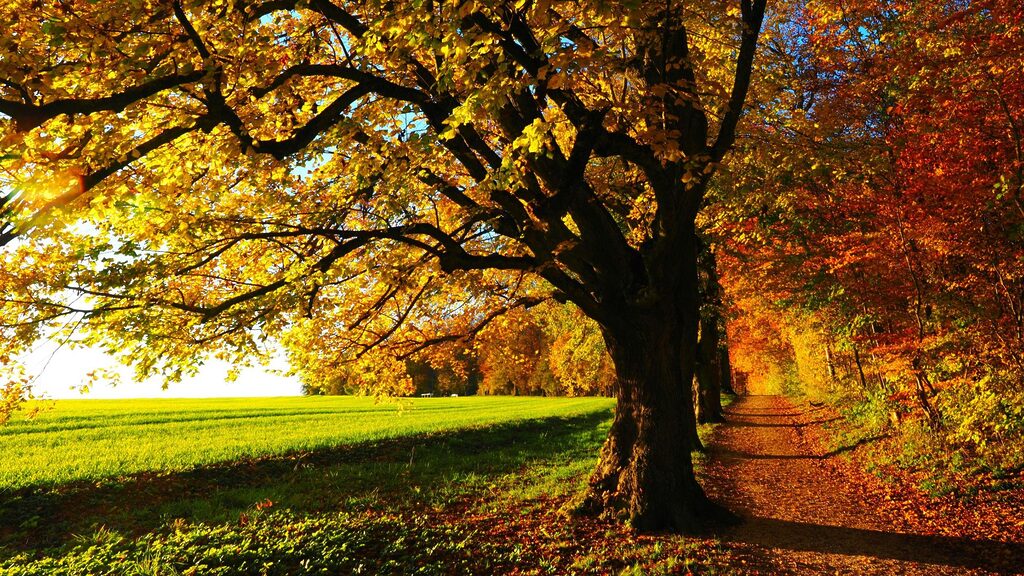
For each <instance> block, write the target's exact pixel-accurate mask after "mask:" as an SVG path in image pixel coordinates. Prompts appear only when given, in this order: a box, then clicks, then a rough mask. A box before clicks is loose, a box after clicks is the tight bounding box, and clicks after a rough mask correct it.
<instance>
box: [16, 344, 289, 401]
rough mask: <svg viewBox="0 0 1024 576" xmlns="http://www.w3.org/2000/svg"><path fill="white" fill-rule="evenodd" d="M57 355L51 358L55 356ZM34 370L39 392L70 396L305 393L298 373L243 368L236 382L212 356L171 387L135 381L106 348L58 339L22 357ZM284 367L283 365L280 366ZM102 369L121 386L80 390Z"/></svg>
mask: <svg viewBox="0 0 1024 576" xmlns="http://www.w3.org/2000/svg"><path fill="white" fill-rule="evenodd" d="M51 356H52V357H51ZM22 360H23V362H24V364H25V367H26V368H27V369H28V371H29V374H30V375H31V376H33V377H35V378H36V380H35V382H34V383H33V387H32V391H33V393H34V394H35V395H36V396H43V397H46V398H54V399H67V398H219V397H238V396H295V395H299V394H301V393H302V386H301V384H300V383H299V381H298V379H297V378H287V377H284V376H280V375H278V374H275V373H273V372H271V371H270V370H269V369H266V368H250V369H246V370H243V371H242V373H241V376H240V377H239V378H238V379H237V380H236V381H234V382H227V381H226V375H227V371H228V364H227V363H225V362H220V361H216V360H212V361H210V362H208V363H207V364H206V365H205V366H204V367H203V368H202V369H201V370H200V373H199V375H198V376H196V377H195V378H190V379H186V380H184V381H182V382H180V383H172V384H170V386H169V387H168V389H167V390H163V389H162V388H161V382H160V381H159V380H155V379H154V380H148V381H144V382H135V381H134V380H133V379H132V378H131V369H130V368H127V367H124V366H121V365H120V364H118V362H117V361H116V360H115V359H114V358H113V357H111V356H109V355H107V354H106V353H104V352H103V351H102V350H97V349H93V348H79V349H69V348H59V349H58V347H57V345H56V343H53V342H46V343H42V344H40V345H39V346H38V347H37V348H36V349H35V350H34V351H33V352H32V353H31V354H29V355H27V356H25V357H24V358H22ZM280 367H281V366H279V368H280ZM97 368H104V369H113V370H116V371H117V372H118V373H119V374H121V377H120V378H119V382H118V383H117V384H116V385H113V386H112V385H110V384H109V383H103V382H98V383H97V384H96V385H94V386H92V387H91V389H90V390H89V391H88V392H87V393H82V392H80V391H79V390H78V388H79V387H81V385H82V384H84V383H85V382H86V380H87V377H86V375H87V374H88V373H89V372H91V371H93V370H96V369H97Z"/></svg>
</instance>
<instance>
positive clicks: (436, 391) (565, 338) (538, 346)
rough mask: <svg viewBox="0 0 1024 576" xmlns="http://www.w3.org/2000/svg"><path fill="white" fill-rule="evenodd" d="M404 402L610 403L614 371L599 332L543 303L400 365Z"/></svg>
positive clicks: (332, 388)
mask: <svg viewBox="0 0 1024 576" xmlns="http://www.w3.org/2000/svg"><path fill="white" fill-rule="evenodd" d="M406 371H407V373H408V376H409V383H408V387H407V388H406V389H405V390H404V392H405V393H407V394H412V395H422V394H433V395H445V396H447V395H451V394H459V395H467V394H489V395H514V396H598V395H600V396H610V395H612V392H613V389H612V386H613V384H614V381H615V371H614V368H613V366H612V363H611V358H610V357H609V356H608V351H607V350H606V349H605V346H604V341H603V340H602V337H601V332H600V329H599V328H598V327H597V325H596V324H595V323H594V322H592V321H590V320H589V319H587V318H586V316H584V315H583V313H582V312H580V310H579V309H578V308H576V307H575V306H572V305H569V304H560V303H558V302H554V301H547V302H544V303H541V304H538V305H537V306H535V307H533V308H530V309H516V310H513V311H510V312H509V313H507V314H504V315H502V316H501V317H499V318H496V319H495V320H494V321H493V322H491V323H490V324H489V325H488V326H487V328H485V329H484V330H482V331H481V332H480V333H479V334H478V335H477V336H476V337H475V338H474V339H473V340H472V341H466V342H458V343H456V344H453V345H448V346H443V347H441V348H440V349H438V350H432V351H431V352H430V354H429V355H426V354H424V355H422V356H419V357H417V358H416V359H411V360H408V361H407V362H406ZM303 390H304V391H305V393H306V394H328V395H334V394H352V393H360V392H361V391H362V389H361V387H360V384H359V382H358V381H354V380H352V379H346V378H344V377H338V378H334V379H331V380H328V381H326V382H317V383H309V382H307V383H305V384H304V388H303Z"/></svg>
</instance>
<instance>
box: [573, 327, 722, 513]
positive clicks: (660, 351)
mask: <svg viewBox="0 0 1024 576" xmlns="http://www.w3.org/2000/svg"><path fill="white" fill-rule="evenodd" d="M685 331H686V330H685V327H684V326H683V325H682V324H681V323H679V322H672V321H664V322H660V321H656V320H655V319H653V318H651V319H648V321H647V322H644V325H643V326H640V327H637V330H636V331H635V332H634V333H633V334H609V335H608V336H607V339H608V344H609V352H610V353H611V356H612V358H613V359H614V361H615V368H616V376H617V379H618V387H617V388H618V391H617V400H618V404H617V406H616V410H615V418H614V421H613V422H612V427H611V429H610V430H609V432H608V438H607V440H606V441H605V443H604V446H603V447H602V449H601V456H600V461H599V463H598V466H597V469H596V470H595V471H594V474H593V475H592V477H591V479H590V487H589V493H588V495H587V499H586V504H585V505H586V506H587V507H589V508H591V509H594V510H596V511H602V512H605V513H611V514H613V515H625V516H626V517H627V518H628V520H629V523H630V524H631V525H632V526H633V527H634V528H636V529H638V530H675V531H693V530H695V529H697V528H699V527H700V526H701V518H703V517H704V516H706V515H707V513H708V512H709V511H710V510H712V508H713V506H712V505H711V503H710V502H709V501H708V499H707V497H706V496H705V494H704V491H703V489H701V487H700V486H699V485H698V484H697V479H696V476H695V475H694V472H693V463H692V460H691V454H690V451H691V448H692V444H691V442H692V436H691V429H692V428H693V427H694V412H693V405H692V402H691V396H690V387H689V385H687V384H688V382H689V381H690V380H692V375H693V365H694V351H695V347H694V346H693V342H692V340H691V341H690V342H689V345H687V342H686V336H685V334H684V333H685ZM687 373H689V377H687ZM684 383H685V384H684Z"/></svg>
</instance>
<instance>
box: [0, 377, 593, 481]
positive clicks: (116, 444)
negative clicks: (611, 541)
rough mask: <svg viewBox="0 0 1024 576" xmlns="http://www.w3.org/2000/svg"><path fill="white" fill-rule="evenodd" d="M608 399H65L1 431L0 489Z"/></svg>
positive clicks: (426, 429)
mask: <svg viewBox="0 0 1024 576" xmlns="http://www.w3.org/2000/svg"><path fill="white" fill-rule="evenodd" d="M611 406H612V401H611V400H609V399H605V398H557V399H553V398H508V397H462V398H416V399H411V400H402V401H401V402H400V403H393V402H384V403H378V402H375V401H374V399H372V398H362V397H300V398H231V399H145V400H61V401H58V402H57V403H56V404H55V405H54V406H53V408H52V409H49V410H46V411H43V412H41V413H40V414H39V415H37V416H36V417H35V418H33V419H31V420H26V419H24V418H20V419H15V420H14V421H12V422H11V423H10V424H9V425H8V426H5V427H2V428H0V454H2V455H3V460H4V462H3V466H2V467H0V489H17V488H24V487H28V486H40V487H42V486H56V485H60V484H65V483H68V482H74V481H83V480H87V481H97V480H103V479H108V478H116V477H119V476H125V475H130V474H134V473H139V472H149V471H176V470H188V469H191V468H195V467H198V466H202V465H208V464H214V463H219V462H230V461H237V460H243V459H247V458H258V457H262V456H271V455H281V454H289V453H295V452H304V451H314V450H318V449H323V448H329V447H333V446H339V445H346V444H357V443H363V442H372V441H377V440H384V439H389V438H397V437H402V436H410V435H419V434H425V433H431V432H440V431H446V430H458V429H465V428H474V427H486V426H490V425H493V424H499V423H509V422H517V421H523V420H530V419H536V418H545V417H553V416H557V417H570V416H577V415H582V414H588V413H594V412H598V411H607V410H609V409H610V408H611Z"/></svg>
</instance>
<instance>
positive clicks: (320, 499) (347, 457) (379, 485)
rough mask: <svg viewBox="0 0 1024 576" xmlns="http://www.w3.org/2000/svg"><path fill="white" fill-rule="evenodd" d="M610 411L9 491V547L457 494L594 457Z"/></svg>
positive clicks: (4, 507) (2, 513) (3, 507)
mask: <svg viewBox="0 0 1024 576" xmlns="http://www.w3.org/2000/svg"><path fill="white" fill-rule="evenodd" d="M610 418H611V415H610V412H606V411H600V412H595V413H591V414H586V415H581V416H575V417H568V418H565V417H554V418H546V419H539V420H529V421H520V422H513V423H504V424H498V425H491V426H487V427H477V428H468V429H462V430H455V431H446V432H436V433H431V434H426V435H418V436H409V437H404V438H397V439H390V440H384V441H378V442H367V443H359V444H350V445H343V446H338V447H335V448H329V449H322V450H316V451H312V452H297V453H291V454H286V455H281V456H268V457H263V458H258V459H249V460H242V461H233V462H226V463H222V464H215V465H209V466H203V467H198V468H194V469H191V470H185V471H176V472H150V473H141V474H135V475H131V476H128V477H123V478H116V479H111V480H107V481H103V482H100V483H90V482H76V483H72V484H68V485H64V486H60V487H57V488H46V489H40V488H36V489H20V490H16V491H6V492H5V491H0V555H5V552H4V549H7V551H8V552H14V551H31V550H42V549H46V548H53V547H57V546H60V545H62V544H64V543H66V542H68V541H69V540H71V539H72V538H74V536H73V535H74V534H76V533H86V532H88V531H89V530H91V529H92V528H94V527H97V526H105V527H106V528H108V529H112V530H117V531H122V532H127V533H134V534H141V533H145V532H150V531H153V530H157V529H159V528H160V527H161V526H164V525H166V523H167V522H169V521H170V520H173V519H174V518H179V517H185V518H186V519H187V520H190V521H218V520H224V519H225V518H226V517H230V516H231V515H232V514H233V515H234V517H235V518H237V517H238V514H239V513H244V512H245V511H246V510H250V509H251V507H252V506H253V505H254V504H255V503H256V502H258V501H261V500H263V499H270V500H273V501H274V502H280V503H281V504H280V505H282V506H286V507H288V508H291V509H293V510H296V511H303V510H308V511H322V510H330V509H338V508H339V507H345V506H346V505H351V503H352V502H359V501H360V499H363V500H364V501H365V502H367V503H368V504H370V505H372V504H373V502H375V501H380V500H381V499H383V498H385V497H386V498H387V503H388V504H389V505H390V504H395V503H397V504H401V505H415V504H416V503H417V502H419V503H422V502H427V503H428V504H429V503H430V501H431V499H432V498H438V497H448V498H452V497H455V498H457V497H458V496H459V495H460V494H464V493H467V491H468V490H470V489H471V488H467V487H466V486H467V485H477V486H480V485H484V486H486V485H489V484H492V483H493V482H494V481H496V480H498V479H499V478H500V477H502V476H506V475H509V474H513V473H517V472H521V471H523V470H524V469H526V468H527V467H531V466H532V465H535V464H536V463H538V462H553V463H554V462H557V463H558V464H560V465H564V464H565V463H566V462H570V461H579V462H581V463H586V464H587V465H590V466H592V465H593V462H592V461H593V460H594V459H595V458H596V455H597V448H598V447H599V446H600V443H601V441H602V440H603V439H604V435H605V433H606V431H607V426H608V425H609V424H610Z"/></svg>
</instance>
